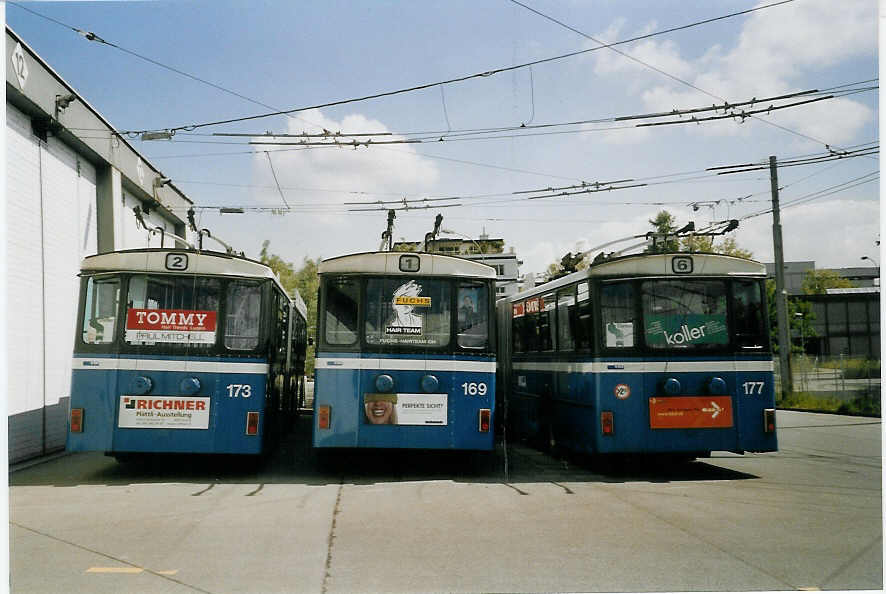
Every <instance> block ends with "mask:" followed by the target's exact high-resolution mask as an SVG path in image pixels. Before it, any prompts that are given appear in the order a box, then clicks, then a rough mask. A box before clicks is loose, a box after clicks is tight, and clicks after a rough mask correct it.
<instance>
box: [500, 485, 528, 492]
mask: <svg viewBox="0 0 886 594" xmlns="http://www.w3.org/2000/svg"><path fill="white" fill-rule="evenodd" d="M502 484H503V485H504V486H506V487H510V488H512V489H513V490H514V491H516V492H517V493H519V494H520V495H529V493H527V492H526V491H523V490H521V489H518V488H517V487H515V486H514V485H512V484H511V483H502Z"/></svg>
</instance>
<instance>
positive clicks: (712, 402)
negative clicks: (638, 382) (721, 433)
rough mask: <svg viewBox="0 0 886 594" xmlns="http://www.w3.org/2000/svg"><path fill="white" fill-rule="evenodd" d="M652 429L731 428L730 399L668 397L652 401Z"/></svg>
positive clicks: (723, 397)
mask: <svg viewBox="0 0 886 594" xmlns="http://www.w3.org/2000/svg"><path fill="white" fill-rule="evenodd" d="M649 426H650V427H651V428H652V429H709V428H723V427H732V398H731V397H729V396H666V397H656V398H650V399H649Z"/></svg>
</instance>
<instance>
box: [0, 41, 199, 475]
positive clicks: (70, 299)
mask: <svg viewBox="0 0 886 594" xmlns="http://www.w3.org/2000/svg"><path fill="white" fill-rule="evenodd" d="M5 128H6V136H5V145H6V155H5V167H6V182H5V221H6V228H5V229H4V231H5V236H6V262H5V264H6V271H7V274H6V285H5V297H6V304H7V311H6V319H7V329H6V337H5V338H6V346H7V348H6V359H7V360H6V365H7V369H8V374H7V377H6V378H5V381H6V386H5V388H6V394H7V397H6V403H7V414H8V431H9V440H8V447H9V461H10V462H16V461H19V460H23V459H26V458H29V457H32V456H37V455H41V454H44V453H47V452H51V451H53V450H58V449H61V448H64V445H65V436H66V432H67V410H68V401H69V397H70V383H71V353H72V349H73V345H74V325H75V319H76V304H77V294H78V287H79V284H78V278H77V273H78V271H79V266H80V261H81V259H82V258H83V257H84V256H86V255H89V254H95V253H97V252H105V251H111V250H115V249H127V248H136V247H148V246H151V247H159V246H160V237H159V235H153V236H152V235H150V234H149V233H148V232H147V231H146V230H145V228H144V227H141V226H140V225H139V224H138V223H137V221H136V218H135V215H134V213H133V208H134V207H136V206H138V207H139V208H140V209H141V210H142V211H143V212H144V213H146V214H145V215H144V220H145V222H146V223H148V224H150V225H152V226H155V227H160V228H162V229H164V230H165V231H167V232H169V233H173V234H175V235H179V236H182V237H184V236H185V232H186V228H185V222H184V221H183V220H182V219H181V218H180V216H179V215H176V214H175V213H176V212H178V213H184V212H186V211H187V208H188V207H189V206H190V205H191V201H190V200H189V199H188V198H187V197H186V196H185V195H184V194H182V193H181V192H180V191H179V190H178V189H177V188H176V187H175V185H174V184H172V183H170V182H169V180H168V179H166V178H164V176H163V174H162V173H161V172H160V170H158V169H157V168H155V167H154V166H153V165H151V164H150V163H148V162H147V161H146V160H145V159H144V158H143V157H142V156H141V155H140V154H138V153H137V152H136V151H135V150H134V149H133V148H132V146H130V145H129V144H128V143H127V142H126V139H125V138H124V137H122V136H121V135H119V134H117V133H116V132H115V130H114V127H113V126H111V124H109V123H108V122H107V121H106V120H105V119H104V118H103V117H102V116H101V114H99V113H98V111H97V110H96V109H94V108H93V107H92V106H90V105H89V103H88V102H87V101H86V99H85V98H84V97H82V96H80V95H79V94H78V93H77V91H76V90H75V89H74V87H73V86H72V85H71V84H69V83H68V82H66V81H65V80H63V79H62V78H61V76H59V75H58V73H56V72H55V71H53V69H52V68H51V67H50V66H49V65H48V64H47V63H45V62H44V61H43V60H42V59H41V58H40V57H39V56H38V55H37V54H36V53H35V52H34V51H33V50H32V49H31V48H29V47H28V45H27V44H26V43H25V42H24V41H23V40H22V39H21V38H19V37H18V36H17V35H16V34H15V32H13V31H12V30H11V29H10V28H9V27H7V28H6V121H5ZM165 242H166V245H167V246H168V245H171V241H170V238H169V237H168V236H167V237H166V239H165Z"/></svg>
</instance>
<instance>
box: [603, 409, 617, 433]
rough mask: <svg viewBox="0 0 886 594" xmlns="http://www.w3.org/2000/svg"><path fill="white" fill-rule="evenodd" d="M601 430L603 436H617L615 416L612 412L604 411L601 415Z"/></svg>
mask: <svg viewBox="0 0 886 594" xmlns="http://www.w3.org/2000/svg"><path fill="white" fill-rule="evenodd" d="M600 429H601V430H602V431H603V435H615V415H614V414H613V413H612V411H608V410H604V411H603V412H601V413H600Z"/></svg>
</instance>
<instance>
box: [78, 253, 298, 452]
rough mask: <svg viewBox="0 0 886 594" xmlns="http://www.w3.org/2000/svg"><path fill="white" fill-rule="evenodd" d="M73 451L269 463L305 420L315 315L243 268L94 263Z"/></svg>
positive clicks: (186, 262)
mask: <svg viewBox="0 0 886 594" xmlns="http://www.w3.org/2000/svg"><path fill="white" fill-rule="evenodd" d="M80 276H81V287H80V300H79V315H78V321H77V331H76V332H75V335H76V338H75V344H74V358H73V370H72V381H71V411H70V419H69V431H68V440H67V449H68V450H69V451H74V452H79V451H102V452H106V453H107V454H109V455H113V456H115V457H117V458H118V459H124V458H129V457H132V456H133V455H135V454H143V453H206V454H260V453H262V452H264V451H266V450H267V447H268V445H269V444H270V443H271V442H272V441H273V439H274V438H275V437H276V436H278V435H279V434H280V433H281V431H285V430H286V429H287V427H286V425H287V423H288V422H289V421H290V420H291V418H292V417H294V415H295V414H297V412H298V407H299V404H300V402H299V398H300V397H301V395H302V394H303V391H302V386H303V384H302V380H303V374H304V361H305V346H306V343H307V324H306V313H307V312H306V309H305V305H304V302H303V301H302V300H301V298H300V297H299V296H298V295H296V296H295V299H293V298H291V297H289V296H288V295H287V293H286V292H285V291H284V289H283V287H282V286H281V285H280V283H279V281H278V280H277V279H276V277H275V275H274V273H273V272H272V271H271V269H270V268H268V267H267V266H265V265H264V264H261V263H259V262H255V261H252V260H249V259H246V258H244V257H239V256H234V255H230V254H224V253H218V252H207V251H191V250H186V249H162V248H160V249H156V248H154V249H139V250H125V251H117V252H110V253H104V254H98V255H95V256H90V257H87V258H85V259H84V261H83V263H82V266H81V273H80Z"/></svg>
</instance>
